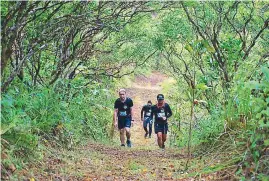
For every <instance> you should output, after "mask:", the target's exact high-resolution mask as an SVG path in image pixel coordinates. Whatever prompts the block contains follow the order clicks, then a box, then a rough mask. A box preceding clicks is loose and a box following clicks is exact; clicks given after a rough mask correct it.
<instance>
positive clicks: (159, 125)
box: [152, 94, 172, 149]
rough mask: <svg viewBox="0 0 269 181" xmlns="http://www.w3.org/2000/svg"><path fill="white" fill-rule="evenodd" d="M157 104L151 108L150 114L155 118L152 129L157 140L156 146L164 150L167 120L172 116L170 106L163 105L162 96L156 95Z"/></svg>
mask: <svg viewBox="0 0 269 181" xmlns="http://www.w3.org/2000/svg"><path fill="white" fill-rule="evenodd" d="M157 101H158V103H157V104H156V105H154V106H153V107H152V113H153V116H154V118H155V122H154V129H155V133H156V134H157V138H158V145H159V147H160V148H162V149H164V148H165V144H164V143H165V141H166V137H167V131H168V120H167V119H168V118H169V117H171V116H172V111H171V108H170V106H169V105H168V104H167V103H165V101H164V95H163V94H158V95H157Z"/></svg>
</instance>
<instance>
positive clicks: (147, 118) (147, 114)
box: [141, 100, 153, 138]
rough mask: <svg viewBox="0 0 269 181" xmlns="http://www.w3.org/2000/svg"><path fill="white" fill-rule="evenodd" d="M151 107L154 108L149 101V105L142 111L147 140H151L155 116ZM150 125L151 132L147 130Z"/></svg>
mask: <svg viewBox="0 0 269 181" xmlns="http://www.w3.org/2000/svg"><path fill="white" fill-rule="evenodd" d="M151 106H152V102H151V101H150V100H149V101H148V103H147V104H146V105H144V106H143V108H142V109H141V121H143V127H144V130H145V132H146V133H145V138H147V136H149V138H151V133H152V122H153V114H152V110H151V108H152V107H151ZM143 114H144V115H143ZM148 125H149V130H148V129H147V127H148Z"/></svg>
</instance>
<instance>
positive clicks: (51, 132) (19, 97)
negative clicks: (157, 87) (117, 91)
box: [1, 81, 113, 159]
mask: <svg viewBox="0 0 269 181" xmlns="http://www.w3.org/2000/svg"><path fill="white" fill-rule="evenodd" d="M80 83H81V82H79V81H78V82H76V81H74V82H73V83H71V84H70V83H68V82H63V81H58V82H57V84H56V85H55V87H49V88H42V87H41V88H34V89H27V87H25V86H24V85H23V84H20V83H17V84H16V86H14V88H15V89H14V90H10V91H9V92H7V93H6V94H5V95H3V98H2V102H1V105H2V115H1V120H2V121H1V137H2V139H3V140H5V141H6V142H7V143H8V144H5V142H2V144H3V146H4V147H3V149H4V150H5V151H6V149H8V150H9V155H10V156H11V157H12V158H14V157H16V158H20V159H22V158H23V159H32V158H40V153H42V152H43V151H44V150H43V149H42V148H43V146H42V145H51V146H57V147H59V148H68V149H74V148H75V145H77V144H80V143H83V142H85V141H86V140H88V139H94V140H96V141H102V140H107V139H108V131H109V128H110V126H109V125H110V124H109V123H110V122H111V117H112V109H111V105H112V104H113V103H112V102H111V101H110V100H111V93H110V91H109V90H107V89H105V88H104V87H103V86H101V85H100V84H98V83H93V84H91V85H89V86H85V87H83V86H80ZM70 86H71V87H70ZM15 97H16V98H15Z"/></svg>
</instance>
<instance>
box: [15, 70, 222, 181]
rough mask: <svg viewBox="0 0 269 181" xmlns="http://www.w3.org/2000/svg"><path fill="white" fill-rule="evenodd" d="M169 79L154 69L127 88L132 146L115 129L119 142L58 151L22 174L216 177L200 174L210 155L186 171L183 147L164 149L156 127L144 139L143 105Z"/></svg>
mask: <svg viewBox="0 0 269 181" xmlns="http://www.w3.org/2000/svg"><path fill="white" fill-rule="evenodd" d="M167 79H168V77H166V76H164V75H162V74H160V73H158V72H154V73H152V74H151V75H150V76H149V77H143V76H138V77H136V79H135V81H134V82H133V84H132V85H131V87H130V88H127V89H126V91H127V96H128V97H131V98H132V99H133V101H134V112H135V116H134V120H135V122H134V126H133V127H131V133H132V136H131V140H132V143H133V146H132V148H128V147H120V140H119V134H118V131H115V134H114V140H115V142H116V144H101V143H96V142H92V143H88V144H87V145H84V146H81V147H80V148H76V149H75V150H69V151H68V150H64V151H63V152H60V151H59V150H54V152H53V153H52V154H51V155H50V156H49V157H47V158H46V159H45V161H44V162H42V163H40V165H38V166H36V165H35V166H33V167H31V168H28V170H22V171H21V173H19V175H24V178H25V177H26V178H30V180H31V178H32V180H31V181H35V180H40V181H41V180H42V181H43V180H44V181H45V180H46V181H47V180H53V181H71V180H80V181H92V180H113V181H114V180H132V181H133V180H141V181H148V180H158V181H159V180H216V179H214V178H216V174H215V173H211V174H209V175H207V174H206V175H203V176H202V175H201V174H199V171H200V170H201V169H202V168H203V167H204V166H206V165H207V162H208V165H211V164H212V163H211V162H210V160H209V159H208V158H205V160H203V161H202V160H201V158H193V159H191V160H190V162H189V165H192V166H191V168H189V169H188V172H186V171H184V169H185V165H186V162H187V156H186V154H184V151H183V150H182V149H178V148H170V147H169V146H168V144H167V147H166V149H165V150H162V149H160V148H159V147H158V145H157V142H156V135H155V134H154V129H153V134H152V138H146V139H145V138H144V134H145V132H144V130H143V127H142V121H141V120H140V113H141V108H142V106H143V105H145V104H146V103H147V101H148V100H151V101H152V102H153V104H155V103H156V96H157V94H158V93H161V91H162V90H161V86H160V84H161V83H162V82H163V81H165V80H167ZM111 117H112V116H111ZM111 119H112V118H111ZM168 139H169V134H168ZM29 171H31V172H29ZM197 177H198V178H197ZM19 180H21V179H19ZM28 180H29V179H28ZM221 180H222V179H221Z"/></svg>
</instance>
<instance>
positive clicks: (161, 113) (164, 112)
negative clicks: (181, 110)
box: [152, 103, 172, 124]
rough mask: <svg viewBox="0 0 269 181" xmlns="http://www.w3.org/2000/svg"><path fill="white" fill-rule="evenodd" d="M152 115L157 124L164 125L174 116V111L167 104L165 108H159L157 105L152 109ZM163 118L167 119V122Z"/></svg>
mask: <svg viewBox="0 0 269 181" xmlns="http://www.w3.org/2000/svg"><path fill="white" fill-rule="evenodd" d="M152 113H153V115H154V117H155V122H156V123H158V124H164V123H167V118H169V117H171V116H172V111H171V108H170V106H169V105H168V104H167V103H165V104H164V106H163V107H159V108H158V107H157V105H154V106H153V107H152ZM162 117H166V120H163V119H162Z"/></svg>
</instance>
